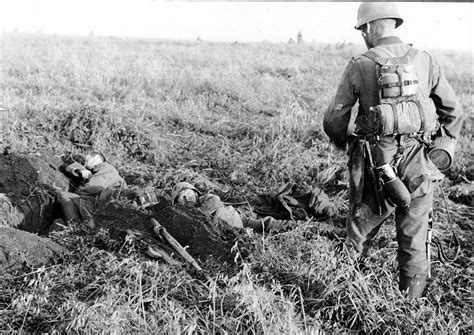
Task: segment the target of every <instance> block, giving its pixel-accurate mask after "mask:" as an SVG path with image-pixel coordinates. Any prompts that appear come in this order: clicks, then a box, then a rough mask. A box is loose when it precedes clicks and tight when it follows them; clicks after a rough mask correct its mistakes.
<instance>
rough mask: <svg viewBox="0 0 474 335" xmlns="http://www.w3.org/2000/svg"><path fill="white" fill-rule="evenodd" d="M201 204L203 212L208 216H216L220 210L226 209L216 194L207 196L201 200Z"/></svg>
mask: <svg viewBox="0 0 474 335" xmlns="http://www.w3.org/2000/svg"><path fill="white" fill-rule="evenodd" d="M199 202H200V203H201V206H200V208H201V210H202V211H203V212H204V214H206V215H212V214H214V213H215V212H216V211H217V210H218V209H219V208H221V207H224V204H223V203H222V201H221V198H219V197H218V196H217V195H215V194H206V195H203V196H202V197H200V198H199Z"/></svg>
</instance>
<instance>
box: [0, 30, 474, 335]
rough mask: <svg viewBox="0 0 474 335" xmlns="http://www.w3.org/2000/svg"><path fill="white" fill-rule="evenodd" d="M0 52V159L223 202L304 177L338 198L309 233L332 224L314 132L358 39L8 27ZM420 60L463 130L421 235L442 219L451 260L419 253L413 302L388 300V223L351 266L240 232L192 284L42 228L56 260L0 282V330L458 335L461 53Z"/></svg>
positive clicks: (340, 174) (156, 264)
mask: <svg viewBox="0 0 474 335" xmlns="http://www.w3.org/2000/svg"><path fill="white" fill-rule="evenodd" d="M407 42H408V41H407ZM1 43H2V46H1V54H0V64H1V80H0V85H1V95H2V101H1V103H2V106H0V107H1V110H0V121H1V130H2V134H1V138H0V141H1V142H0V143H1V145H0V147H1V149H2V152H3V153H0V154H3V155H12V154H14V155H19V156H20V155H25V154H29V155H41V154H42V153H45V152H47V153H48V154H50V155H54V156H56V157H60V156H64V155H77V154H83V153H86V152H88V151H89V150H92V149H94V150H100V151H102V152H103V153H104V154H105V156H106V157H107V159H108V160H109V162H111V163H112V164H113V165H114V166H115V167H117V168H118V170H119V171H120V173H121V174H122V176H124V178H125V180H126V181H127V183H128V184H130V185H137V186H139V187H146V186H153V187H156V188H157V189H160V190H162V191H163V192H164V194H169V192H170V190H171V188H172V186H173V185H174V184H175V183H176V182H179V181H182V180H186V181H189V182H191V183H194V184H195V185H196V186H197V187H198V188H199V189H200V190H201V191H203V192H208V191H212V192H214V193H216V194H218V195H219V196H220V197H221V198H222V199H224V200H225V201H228V202H238V201H245V200H246V199H250V198H252V197H254V196H255V195H257V194H261V193H265V192H269V191H272V190H275V189H277V188H278V187H279V186H281V185H282V184H284V183H287V182H293V183H296V184H298V185H317V186H319V187H321V188H322V189H323V190H324V191H325V192H326V193H327V194H328V195H329V196H330V198H331V200H332V201H333V202H334V203H336V204H337V206H338V213H337V214H336V216H334V217H332V218H329V219H328V220H325V224H326V225H327V224H329V225H336V226H340V225H341V224H343V223H344V218H345V215H346V213H347V190H346V180H345V166H346V161H347V157H346V154H345V153H344V152H336V151H335V150H332V149H331V147H330V146H329V143H328V138H327V137H326V136H325V134H324V132H323V131H322V126H321V123H322V115H323V113H324V111H325V108H326V107H327V105H328V104H329V102H330V99H331V97H332V95H333V94H334V93H335V89H336V85H337V84H338V81H339V78H340V76H341V75H342V71H343V69H344V67H345V65H346V64H347V62H348V60H349V59H350V57H351V56H354V55H356V54H357V53H359V52H361V51H362V50H363V49H362V47H361V46H357V45H346V46H344V47H343V48H337V49H336V44H333V45H329V44H316V43H303V44H276V43H248V44H246V43H232V44H231V43H209V42H203V41H195V42H191V41H190V42H178V41H160V40H138V39H118V38H112V37H110V38H106V37H93V36H90V37H82V38H79V37H77V38H73V37H63V36H39V35H38V36H36V35H21V34H5V35H3V36H2V39H1ZM432 52H433V53H434V54H435V56H436V57H437V59H438V61H439V63H440V64H441V66H442V69H443V71H444V73H445V75H446V77H447V78H448V80H449V81H450V83H451V85H452V87H453V89H454V91H455V92H456V94H457V96H458V97H459V99H460V102H461V105H462V106H463V108H464V112H465V115H466V120H465V125H464V127H463V130H462V136H463V137H462V139H461V140H460V142H459V143H458V147H457V153H456V157H455V163H454V165H453V167H452V168H451V169H450V170H449V171H448V172H447V173H446V178H445V180H444V181H443V184H442V185H443V189H444V192H445V194H446V206H447V209H448V210H447V209H446V206H445V201H444V200H443V198H442V196H441V195H442V194H441V192H440V191H439V190H438V191H437V194H436V199H435V221H436V222H435V229H436V230H435V234H436V235H437V236H438V237H440V239H441V240H442V241H443V243H444V244H445V245H446V246H448V245H449V243H450V240H451V228H450V224H449V218H451V220H452V221H453V225H454V229H455V231H456V233H457V234H458V237H459V239H460V242H461V247H462V248H461V253H460V255H459V257H458V258H457V260H456V261H455V262H454V263H453V264H450V265H443V264H441V263H440V262H439V261H438V258H437V256H436V253H435V252H433V264H432V272H433V279H432V280H431V282H430V284H429V287H428V291H427V297H426V298H423V299H421V300H419V301H416V302H409V301H407V300H405V299H403V298H402V297H401V295H400V293H399V292H398V289H397V286H398V285H397V282H396V280H397V279H396V277H397V275H396V274H397V270H396V266H397V262H396V243H395V242H394V234H395V229H394V227H393V222H392V220H389V222H387V223H386V224H385V225H384V227H383V228H382V230H381V232H380V233H379V235H378V236H377V238H376V239H375V240H374V243H373V248H372V255H371V257H370V259H369V261H368V262H367V264H366V266H367V267H366V269H364V270H363V271H362V270H360V269H357V268H355V267H354V266H353V265H352V263H351V262H350V261H349V260H348V259H347V255H345V254H344V253H343V252H341V251H338V250H339V249H338V248H337V245H338V243H340V241H339V239H338V237H337V236H336V235H335V234H331V233H323V232H322V231H321V230H320V229H318V222H315V221H310V222H307V223H305V224H301V225H298V226H297V227H296V228H294V229H292V230H290V231H286V232H281V233H277V234H272V235H266V234H258V233H254V232H251V231H242V232H241V234H240V236H239V237H238V238H236V239H235V240H234V241H232V242H233V243H234V251H235V263H234V264H222V263H220V262H219V261H216V260H215V259H213V258H212V257H211V258H208V259H201V264H202V266H203V268H205V269H207V270H208V275H207V276H201V275H200V274H198V273H195V272H194V271H193V270H192V269H191V268H190V267H189V266H185V265H183V266H169V265H167V264H165V263H163V262H160V261H157V260H154V259H151V258H149V257H148V256H147V255H146V254H145V253H143V252H142V251H141V250H139V248H137V247H136V246H134V245H133V244H131V243H129V242H127V241H125V242H124V243H123V244H120V245H117V243H112V242H111V241H110V240H109V239H108V238H109V236H108V235H107V234H108V232H107V231H106V230H102V231H100V233H97V232H94V233H93V234H92V233H91V232H90V231H89V230H88V228H89V227H88V226H81V225H72V226H70V227H67V228H66V229H65V230H63V231H61V232H59V233H55V234H52V235H51V236H50V238H51V239H53V240H54V241H55V242H56V243H57V244H59V245H61V246H62V247H63V248H65V249H66V250H68V253H67V254H66V255H64V256H62V257H60V258H58V259H57V260H55V262H53V263H52V264H49V265H47V266H44V267H40V268H28V267H25V268H24V269H21V270H18V271H17V272H16V273H15V275H14V276H9V277H7V278H4V279H2V281H1V284H0V285H1V293H0V332H6V333H10V332H13V331H27V332H54V331H58V332H79V333H82V332H84V333H91V332H105V333H155V334H161V333H187V334H191V333H206V334H207V333H251V334H253V333H257V334H262V333H263V334H278V333H285V334H286V333H293V334H294V333H296V334H298V333H306V334H311V333H316V334H317V333H318V332H319V331H321V332H322V331H328V332H335V333H341V332H349V331H360V332H362V333H388V332H390V333H393V332H402V333H424V332H429V333H438V334H446V333H466V334H467V333H470V332H471V330H472V318H471V317H472V310H471V308H472V295H471V289H472V274H473V272H472V218H473V212H474V211H473V207H472V206H473V201H472V180H473V172H474V171H473V167H472V146H471V143H472V120H473V107H472V101H473V100H472V99H473V92H472V82H473V73H472V68H473V67H472V65H473V58H472V55H471V54H469V53H462V52H458V51H440V50H433V51H432ZM124 220H126V218H124ZM177 224H179V223H177ZM448 251H449V252H452V249H448Z"/></svg>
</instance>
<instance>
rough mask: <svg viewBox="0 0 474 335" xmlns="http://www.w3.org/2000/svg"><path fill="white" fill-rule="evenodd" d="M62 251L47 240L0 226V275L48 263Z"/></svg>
mask: <svg viewBox="0 0 474 335" xmlns="http://www.w3.org/2000/svg"><path fill="white" fill-rule="evenodd" d="M62 251H63V249H62V248H61V247H60V246H58V245H57V244H55V243H54V242H52V241H51V240H49V239H47V238H42V237H39V236H37V235H35V234H31V233H28V232H26V231H22V230H19V229H15V228H10V227H2V226H0V273H2V274H3V273H5V272H7V271H8V272H9V271H15V270H18V269H21V268H22V267H23V266H25V265H26V266H29V267H32V268H36V267H38V266H41V265H43V264H46V263H48V262H49V261H50V260H51V259H53V258H54V257H55V256H56V255H57V254H60V253H61V252H62Z"/></svg>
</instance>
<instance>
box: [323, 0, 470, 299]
mask: <svg viewBox="0 0 474 335" xmlns="http://www.w3.org/2000/svg"><path fill="white" fill-rule="evenodd" d="M402 23H403V19H402V18H401V16H400V14H399V13H398V10H397V8H396V6H395V4H393V3H389V2H383V3H382V2H365V3H362V4H361V5H360V7H359V10H358V13H357V25H356V26H355V28H356V29H357V30H360V31H361V33H362V38H363V39H364V42H365V44H366V46H367V48H368V49H369V50H368V51H366V52H365V53H363V54H361V55H359V56H357V57H354V58H353V59H352V60H350V61H349V64H348V65H347V67H346V69H345V71H344V74H343V76H342V79H341V82H340V84H339V87H338V89H337V92H336V96H335V97H334V100H333V101H332V103H331V104H330V105H329V108H328V110H327V112H326V114H325V116H324V121H323V126H324V130H325V132H326V134H327V135H328V136H329V137H330V139H331V141H332V142H333V143H334V144H335V145H336V146H337V147H339V148H341V149H344V148H346V145H348V154H349V163H348V165H349V171H350V182H349V195H350V196H349V198H350V213H349V217H348V219H347V223H346V226H347V227H346V228H347V238H346V240H345V246H346V247H347V248H348V249H349V250H351V249H352V251H355V253H356V254H362V255H364V254H366V252H367V249H368V247H369V243H370V240H371V239H372V238H373V237H374V236H375V235H376V234H377V232H378V230H379V229H380V227H381V225H382V223H383V222H384V220H385V219H387V217H388V216H389V215H390V214H391V213H392V212H393V211H395V221H396V233H397V242H398V267H399V279H400V281H399V288H400V290H401V291H402V292H403V293H404V294H406V295H407V297H409V298H410V299H412V298H418V297H421V296H422V294H423V290H424V288H425V286H426V279H427V274H428V269H429V260H428V257H427V255H429V253H428V252H427V247H426V244H425V243H426V241H427V232H428V221H429V217H430V215H431V211H432V204H433V191H434V186H435V185H436V183H437V182H438V181H440V180H441V179H442V178H443V177H444V175H443V174H442V173H441V172H440V171H443V170H445V169H446V168H448V167H449V166H450V163H451V162H452V154H453V152H454V146H455V143H456V140H457V138H458V136H459V133H460V130H461V125H462V122H463V121H462V110H461V108H460V105H459V103H458V101H457V99H456V97H455V95H454V93H453V91H452V89H451V87H450V85H449V84H448V82H447V81H446V78H445V77H444V75H443V73H442V72H441V69H440V66H439V65H438V64H437V62H436V60H435V59H434V58H433V56H432V55H430V54H429V53H427V52H426V51H422V50H418V49H415V48H413V47H412V46H411V45H409V44H408V45H407V44H404V43H403V42H402V41H401V40H400V38H398V37H396V36H394V35H395V34H394V33H395V29H396V28H397V27H399V26H400V25H401V24H402ZM356 102H358V103H359V111H358V115H357V117H356V118H355V128H352V127H348V126H349V121H350V119H351V109H352V107H353V106H354V105H355V104H356ZM348 128H351V129H354V131H353V133H350V134H349V133H348ZM433 144H434V146H435V147H436V146H437V147H438V148H437V150H432V151H431V152H429V148H432V147H433ZM440 153H441V154H440Z"/></svg>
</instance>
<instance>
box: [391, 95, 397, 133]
mask: <svg viewBox="0 0 474 335" xmlns="http://www.w3.org/2000/svg"><path fill="white" fill-rule="evenodd" d="M390 107H392V110H393V134H394V135H396V134H398V123H399V120H398V110H397V105H396V104H395V103H394V102H390Z"/></svg>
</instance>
